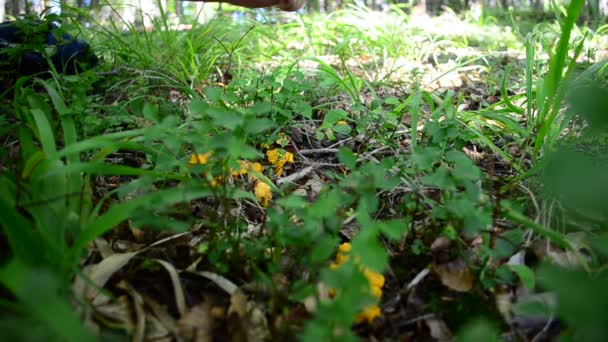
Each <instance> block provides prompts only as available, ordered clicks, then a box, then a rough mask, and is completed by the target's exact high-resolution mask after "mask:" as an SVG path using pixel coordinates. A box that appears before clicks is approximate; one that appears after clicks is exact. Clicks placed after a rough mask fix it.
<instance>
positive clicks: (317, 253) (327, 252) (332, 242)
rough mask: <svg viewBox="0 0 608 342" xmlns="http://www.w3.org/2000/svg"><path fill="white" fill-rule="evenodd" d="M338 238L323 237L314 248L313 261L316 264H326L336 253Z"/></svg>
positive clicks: (312, 252)
mask: <svg viewBox="0 0 608 342" xmlns="http://www.w3.org/2000/svg"><path fill="white" fill-rule="evenodd" d="M338 242H339V240H338V238H335V237H334V238H332V237H329V236H321V237H320V238H319V239H317V241H316V243H315V244H313V246H312V251H311V252H310V254H311V261H312V262H314V263H320V262H325V261H327V259H329V257H330V256H331V255H332V253H333V252H334V250H335V248H336V245H337V244H338Z"/></svg>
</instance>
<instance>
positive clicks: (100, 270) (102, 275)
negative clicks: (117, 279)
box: [83, 252, 139, 305]
mask: <svg viewBox="0 0 608 342" xmlns="http://www.w3.org/2000/svg"><path fill="white" fill-rule="evenodd" d="M138 253H139V252H131V253H118V254H114V255H111V256H109V257H108V258H106V259H104V260H102V261H101V262H100V263H99V264H97V265H92V266H90V267H87V268H85V269H84V271H83V273H84V274H85V276H87V277H88V278H89V280H90V281H89V282H87V283H86V284H85V287H84V290H83V295H84V296H83V298H84V299H85V300H87V301H92V302H93V304H94V305H96V304H100V303H101V301H102V299H96V298H97V297H98V295H99V292H100V289H101V288H103V287H104V285H105V284H106V282H107V281H108V280H109V279H110V278H111V277H112V275H113V274H114V273H116V272H117V271H118V270H120V269H121V268H123V267H124V266H125V265H126V264H127V263H129V261H131V259H132V258H133V257H134V256H136V255H137V254H138Z"/></svg>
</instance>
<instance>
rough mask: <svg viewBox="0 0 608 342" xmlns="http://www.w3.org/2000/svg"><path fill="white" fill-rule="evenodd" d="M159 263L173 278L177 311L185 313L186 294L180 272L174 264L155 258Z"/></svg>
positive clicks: (181, 313)
mask: <svg viewBox="0 0 608 342" xmlns="http://www.w3.org/2000/svg"><path fill="white" fill-rule="evenodd" d="M154 261H156V262H157V263H159V264H161V265H162V266H163V267H164V268H165V270H167V272H168V273H169V277H170V278H171V284H172V285H173V295H174V297H175V305H176V306H177V311H179V314H180V315H184V314H185V313H186V310H187V307H186V298H185V296H184V289H183V288H182V283H181V281H180V280H179V274H178V273H177V270H176V269H175V267H173V265H171V264H170V263H168V262H166V261H164V260H160V259H154Z"/></svg>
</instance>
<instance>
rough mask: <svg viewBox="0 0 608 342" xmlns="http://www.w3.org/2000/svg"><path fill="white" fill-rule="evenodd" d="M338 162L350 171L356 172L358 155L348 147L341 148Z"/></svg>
mask: <svg viewBox="0 0 608 342" xmlns="http://www.w3.org/2000/svg"><path fill="white" fill-rule="evenodd" d="M338 160H339V161H340V163H342V164H344V166H345V167H346V168H348V169H350V170H354V169H355V168H356V167H357V155H356V154H354V153H353V152H352V151H351V150H349V149H347V148H346V147H340V149H339V150H338Z"/></svg>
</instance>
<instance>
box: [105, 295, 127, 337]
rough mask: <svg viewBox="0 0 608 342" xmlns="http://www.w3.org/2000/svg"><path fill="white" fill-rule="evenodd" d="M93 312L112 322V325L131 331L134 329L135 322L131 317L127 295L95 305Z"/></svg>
mask: <svg viewBox="0 0 608 342" xmlns="http://www.w3.org/2000/svg"><path fill="white" fill-rule="evenodd" d="M95 313H96V314H97V315H101V316H103V317H104V320H109V321H111V322H112V326H115V327H121V328H122V329H124V330H126V331H128V332H131V331H133V330H134V329H135V322H133V321H132V319H131V304H130V301H129V297H127V296H120V297H118V299H117V300H115V301H113V302H111V303H107V304H101V305H98V306H96V307H95Z"/></svg>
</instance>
